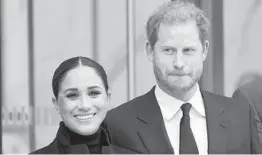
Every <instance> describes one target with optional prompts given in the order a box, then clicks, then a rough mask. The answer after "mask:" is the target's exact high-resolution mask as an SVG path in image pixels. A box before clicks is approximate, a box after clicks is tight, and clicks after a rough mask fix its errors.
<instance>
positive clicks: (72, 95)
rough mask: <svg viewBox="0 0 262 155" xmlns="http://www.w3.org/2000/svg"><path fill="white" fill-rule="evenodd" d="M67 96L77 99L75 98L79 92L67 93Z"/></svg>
mask: <svg viewBox="0 0 262 155" xmlns="http://www.w3.org/2000/svg"><path fill="white" fill-rule="evenodd" d="M66 97H67V98H70V99H75V98H77V97H78V94H77V93H70V94H67V95H66Z"/></svg>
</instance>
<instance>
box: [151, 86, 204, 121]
mask: <svg viewBox="0 0 262 155" xmlns="http://www.w3.org/2000/svg"><path fill="white" fill-rule="evenodd" d="M155 96H156V99H157V102H158V104H159V107H160V109H161V112H162V115H163V118H164V119H165V120H167V121H168V120H170V119H171V118H172V117H173V116H174V115H175V114H176V113H177V112H178V111H179V109H180V107H181V106H182V104H184V103H185V102H183V101H181V100H179V99H177V98H174V97H173V96H170V95H169V94H167V93H165V92H164V91H163V90H162V89H161V88H160V87H159V86H158V85H156V88H155ZM187 102H188V103H190V104H192V108H194V109H195V110H196V111H197V112H198V113H199V114H200V115H201V116H203V117H205V116H206V114H205V107H204V104H203V98H202V95H201V92H200V89H199V85H198V84H197V91H196V92H195V94H194V95H193V96H192V97H191V98H190V99H189V100H188V101H187Z"/></svg>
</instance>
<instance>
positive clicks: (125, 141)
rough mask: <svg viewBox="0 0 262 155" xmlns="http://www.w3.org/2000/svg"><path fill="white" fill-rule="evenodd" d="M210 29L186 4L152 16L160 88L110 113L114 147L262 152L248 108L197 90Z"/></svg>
mask: <svg viewBox="0 0 262 155" xmlns="http://www.w3.org/2000/svg"><path fill="white" fill-rule="evenodd" d="M214 20H215V19H214ZM208 25H209V21H208V19H207V18H206V17H205V15H204V12H203V11H202V10H200V9H199V8H197V7H196V6H195V5H194V4H193V3H190V2H187V1H182V0H181V1H180V0H176V1H169V2H167V3H166V4H164V5H162V6H161V7H159V8H158V9H157V10H156V12H154V13H153V14H152V16H150V18H149V19H148V21H147V39H148V42H147V43H146V51H147V56H148V58H149V60H150V61H152V64H153V69H154V74H155V78H156V86H154V87H153V88H152V89H151V90H150V91H149V92H148V93H146V94H144V95H142V96H139V97H137V98H135V99H133V100H131V101H129V102H127V103H125V104H122V105H120V106H119V107H117V108H115V109H113V110H111V111H110V112H109V113H108V117H107V118H108V119H107V121H108V126H109V129H110V133H111V135H112V144H115V145H119V146H121V147H124V148H127V149H130V150H133V151H135V152H137V153H149V154H155V153H159V154H174V153H175V154H243V153H246V154H249V153H253V154H257V153H262V143H260V142H259V138H258V134H257V133H258V132H257V128H256V126H255V124H254V122H255V121H254V118H253V117H251V116H252V109H250V107H249V105H248V104H246V103H244V102H236V101H235V100H234V99H232V98H228V97H224V96H219V95H216V94H213V93H210V92H206V91H204V90H202V89H201V88H200V87H199V85H198V81H199V79H200V77H201V75H202V71H203V62H204V61H205V59H206V57H207V54H208V47H209V42H208V40H207V34H208ZM145 80H146V79H145Z"/></svg>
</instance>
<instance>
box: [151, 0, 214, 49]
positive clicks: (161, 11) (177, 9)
mask: <svg viewBox="0 0 262 155" xmlns="http://www.w3.org/2000/svg"><path fill="white" fill-rule="evenodd" d="M190 20H195V21H196V25H197V27H198V30H199V37H200V40H201V42H202V43H204V41H205V39H206V37H207V35H208V27H209V20H208V19H207V17H206V16H205V14H204V11H202V10H201V9H199V8H198V7H196V6H195V4H194V3H192V2H189V1H182V0H175V1H169V2H168V3H165V4H163V5H162V6H160V7H159V8H158V9H157V10H156V11H155V12H154V13H153V14H152V15H151V16H150V17H149V19H148V21H147V25H146V32H147V39H148V41H149V43H150V45H151V47H152V48H154V46H155V44H156V42H157V40H158V31H159V27H160V25H161V24H179V23H183V22H187V21H190Z"/></svg>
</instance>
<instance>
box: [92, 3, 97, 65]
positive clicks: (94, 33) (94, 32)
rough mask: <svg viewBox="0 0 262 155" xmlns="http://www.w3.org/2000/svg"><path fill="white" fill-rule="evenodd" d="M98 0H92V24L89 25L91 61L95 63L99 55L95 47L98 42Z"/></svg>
mask: <svg viewBox="0 0 262 155" xmlns="http://www.w3.org/2000/svg"><path fill="white" fill-rule="evenodd" d="M98 3H99V2H98V0H92V5H90V8H91V9H90V10H91V15H92V21H93V22H92V23H91V25H90V26H91V29H90V30H91V34H92V35H91V37H92V40H91V41H92V50H93V51H92V52H93V59H94V60H95V61H98V58H99V53H98V46H97V41H98V34H97V33H98V19H97V18H98V15H97V14H98V10H97V9H98Z"/></svg>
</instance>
